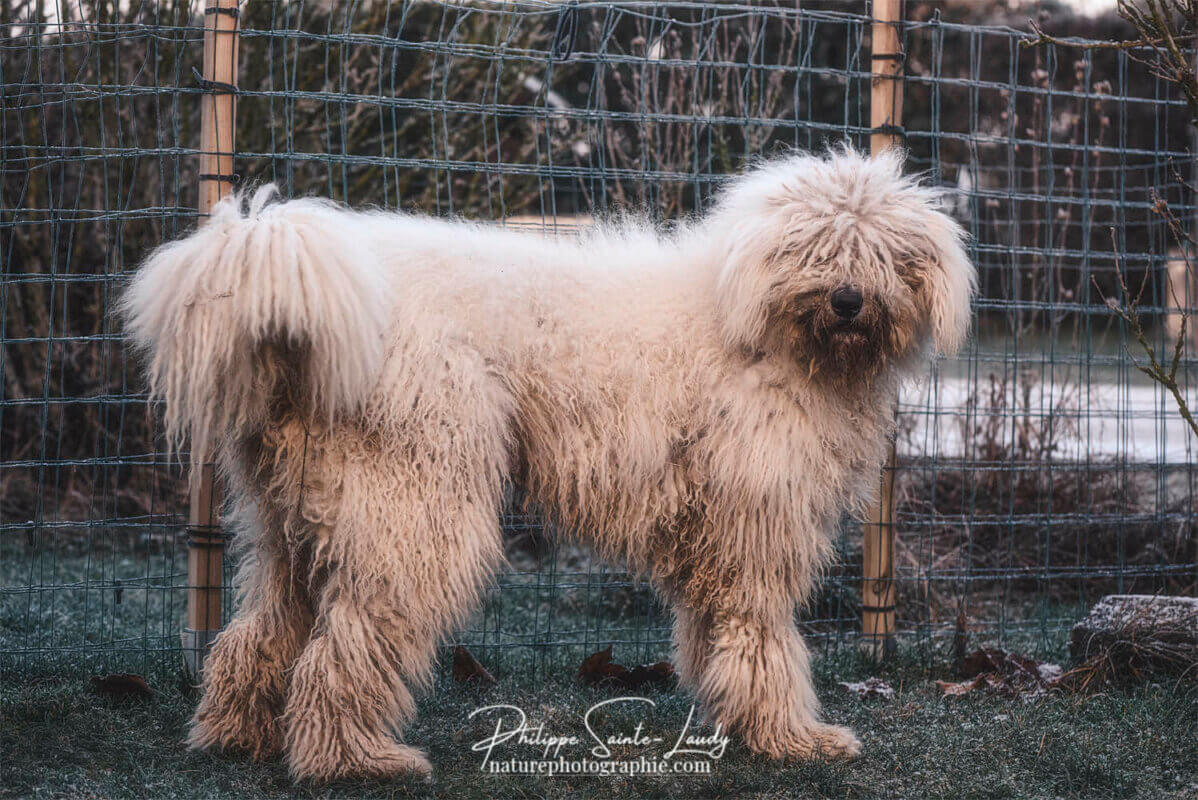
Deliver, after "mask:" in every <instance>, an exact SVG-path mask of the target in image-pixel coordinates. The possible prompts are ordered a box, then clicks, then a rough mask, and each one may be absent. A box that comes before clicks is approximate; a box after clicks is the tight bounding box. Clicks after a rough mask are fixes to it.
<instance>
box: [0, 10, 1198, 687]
mask: <svg viewBox="0 0 1198 800" xmlns="http://www.w3.org/2000/svg"><path fill="white" fill-rule="evenodd" d="M60 5H61V6H63V7H62V8H59V9H55V8H54V4H53V3H50V4H45V6H44V5H43V4H42V3H20V2H12V0H0V87H2V91H0V136H2V138H3V143H2V150H0V173H2V184H0V259H2V260H3V281H2V283H0V340H2V342H3V349H2V352H0V367H2V369H0V382H2V383H0V385H2V386H3V397H2V400H0V574H2V576H3V579H2V582H0V670H2V671H4V672H7V673H20V674H28V673H31V672H35V671H40V670H43V669H48V668H55V669H65V668H68V667H72V668H73V667H80V668H84V669H100V668H103V669H108V670H120V671H125V670H128V671H133V670H148V669H151V668H153V667H154V666H166V667H168V668H173V667H175V666H177V665H178V663H179V654H178V650H179V630H180V628H181V627H182V625H183V616H184V606H185V598H186V588H187V574H186V573H187V570H186V558H187V557H186V550H185V546H184V543H183V541H184V535H183V528H184V525H185V522H186V481H185V478H184V473H183V471H182V469H181V468H180V465H179V463H178V462H177V461H171V460H169V459H168V458H167V456H166V454H165V452H164V446H163V442H162V440H161V437H160V435H159V434H160V431H159V429H158V426H157V424H156V421H155V417H154V414H153V409H152V408H150V407H149V406H148V403H147V399H146V395H145V391H144V386H143V385H142V383H141V380H140V378H139V375H138V370H137V365H136V364H135V363H133V362H132V360H131V359H127V358H126V353H125V346H124V339H123V336H122V332H121V330H120V327H119V324H118V322H117V321H116V320H115V319H114V317H113V315H112V314H111V313H110V312H111V310H112V308H113V303H114V299H115V298H116V297H117V296H118V294H119V292H120V291H121V288H122V286H123V284H124V283H125V281H126V280H127V278H128V277H129V276H130V275H131V274H132V272H133V271H134V270H135V269H136V267H137V265H138V263H139V261H140V260H141V259H142V258H143V257H144V256H145V255H146V254H147V253H148V252H149V251H150V250H151V249H152V248H153V247H154V246H156V245H158V244H160V243H162V242H165V241H169V240H172V239H174V238H176V237H178V236H180V235H182V234H184V233H186V232H187V231H188V230H190V229H191V228H193V227H194V226H195V225H196V224H197V222H198V219H197V218H198V212H197V209H196V197H197V184H198V176H197V162H198V158H197V155H198V149H197V147H198V143H199V101H200V96H201V95H202V94H203V92H204V91H205V87H204V86H202V85H201V83H200V82H199V81H198V80H197V73H195V72H194V70H195V69H196V68H198V67H199V66H200V59H201V52H202V39H203V25H204V22H203V13H202V12H203V8H202V7H201V5H200V4H198V3H195V2H184V1H182V0H180V1H179V2H171V1H169V0H164V2H159V3H149V2H142V3H138V2H118V3H112V2H109V3H104V2H83V3H76V4H60ZM47 6H48V7H49V9H50V10H47V8H46V7H47ZM797 6H798V4H792V5H790V6H786V5H782V4H757V3H754V4H737V3H725V2H706V1H703V2H699V1H695V2H671V3H648V2H580V3H577V4H560V3H548V2H503V3H498V2H497V3H432V2H415V1H414V0H411V1H409V2H402V3H398V2H397V3H384V2H369V1H367V0H362V1H359V2H339V1H336V2H333V1H329V0H325V1H324V2H306V3H293V2H268V1H267V0H261V1H260V2H259V1H256V2H246V3H243V4H242V6H241V17H240V24H241V39H240V51H241V52H240V71H239V80H238V83H239V87H240V88H239V91H238V113H237V130H236V154H237V155H236V167H237V172H238V173H239V179H240V181H241V182H242V184H254V183H261V182H266V181H273V182H276V183H278V184H279V186H280V187H281V189H282V191H283V192H284V194H285V195H291V196H300V195H318V196H324V197H332V198H335V199H337V200H341V201H344V202H347V203H350V204H352V205H354V206H356V207H361V206H366V205H373V206H380V207H386V208H404V209H412V210H420V211H425V212H430V213H436V214H452V215H457V216H461V217H467V218H477V219H488V220H502V221H504V222H505V224H508V225H521V226H529V227H535V228H543V229H544V230H545V231H546V235H571V231H572V230H574V229H576V228H578V227H579V226H583V225H586V224H588V222H589V221H590V220H591V219H592V218H594V217H596V216H601V215H603V214H607V213H610V212H612V211H615V210H618V209H625V208H633V209H641V210H644V211H647V212H648V213H650V214H652V215H654V216H655V217H658V218H660V219H662V220H669V219H672V218H677V217H679V216H682V215H686V214H691V213H696V212H701V211H702V210H703V208H704V206H705V204H706V203H707V202H708V200H709V198H710V197H711V194H712V192H713V190H715V189H716V188H717V187H718V186H719V184H720V183H721V181H723V180H724V179H725V177H726V176H727V175H728V174H730V173H733V172H735V171H737V170H738V169H740V168H742V167H743V166H744V165H745V164H746V163H749V162H751V161H752V160H753V159H755V158H757V157H759V156H761V155H763V154H770V153H773V152H777V151H780V150H783V149H785V148H790V147H798V148H802V149H807V150H818V149H820V148H822V147H824V146H826V145H827V144H828V143H832V142H839V141H842V140H847V141H850V142H853V143H855V144H857V145H858V146H859V147H862V148H865V147H868V137H869V133H870V127H869V94H870V69H871V61H870V26H871V18H870V9H869V7H868V6H867V5H865V4H852V5H843V4H841V5H819V4H815V3H809V2H803V3H802V6H801V8H800V7H797ZM949 9H951V10H948V9H945V10H940V9H938V7H937V6H935V5H932V4H921V3H915V2H911V3H909V4H908V6H907V9H906V19H905V22H904V24H903V26H902V33H901V36H902V41H903V45H904V48H903V49H904V52H905V54H906V58H905V79H904V90H905V101H904V104H903V118H904V126H903V139H904V140H905V144H906V146H907V148H908V149H909V151H910V158H909V162H908V165H909V169H911V170H912V171H922V172H924V173H925V174H926V175H927V176H928V179H929V180H930V181H933V182H936V183H940V184H943V185H945V186H947V187H949V188H950V189H951V191H950V194H949V198H950V205H951V208H952V213H953V214H954V215H955V216H956V217H957V218H958V219H959V220H960V221H961V222H962V224H964V225H965V227H966V228H967V229H968V231H969V232H970V234H971V236H972V239H971V244H970V252H971V255H972V257H973V258H974V260H975V262H976V263H977V265H978V267H979V270H980V277H981V293H980V296H979V298H978V300H977V303H976V310H975V315H976V325H975V335H974V336H973V338H972V339H971V342H970V344H969V346H968V348H967V349H966V350H965V351H964V352H962V353H961V354H960V355H959V356H958V357H956V358H953V359H948V360H945V361H942V362H940V363H938V364H936V365H934V366H933V367H931V368H930V370H929V374H928V376H927V378H926V380H924V381H921V382H920V383H918V384H917V385H913V386H910V387H907V388H906V389H905V390H904V392H903V394H902V396H901V398H900V404H899V434H898V442H897V448H898V462H897V467H896V476H895V477H896V487H897V488H896V513H895V523H894V524H895V526H896V531H897V540H898V543H897V546H896V548H897V549H896V560H897V568H898V577H899V583H898V586H899V589H898V591H899V611H898V614H899V626H900V632H901V634H902V635H903V637H905V638H908V639H910V640H913V641H915V642H918V643H920V644H921V645H922V646H924V647H928V648H931V649H933V650H934V649H935V648H937V647H940V646H941V645H942V643H943V642H944V641H945V640H946V639H947V638H948V637H951V636H952V635H953V633H954V630H957V629H959V628H962V627H964V628H966V629H967V630H969V631H970V632H971V633H972V634H973V635H977V636H981V637H992V638H994V639H996V640H999V641H1006V640H1010V639H1012V638H1018V637H1023V638H1024V639H1025V640H1026V641H1031V642H1037V643H1046V642H1051V641H1054V640H1059V634H1060V632H1061V630H1062V628H1063V627H1064V626H1068V625H1069V624H1071V623H1072V622H1073V621H1074V620H1075V619H1076V618H1077V617H1078V616H1079V614H1080V612H1081V609H1082V608H1084V607H1085V606H1086V605H1087V604H1088V603H1090V602H1092V601H1093V600H1095V599H1097V597H1099V596H1101V595H1102V594H1104V593H1107V592H1111V591H1121V592H1127V591H1136V592H1148V593H1152V592H1168V593H1184V592H1189V593H1193V592H1194V591H1195V588H1196V581H1198V554H1196V544H1195V542H1196V533H1195V498H1196V495H1195V470H1194V466H1193V464H1194V458H1193V456H1194V447H1195V441H1194V438H1193V437H1192V435H1191V434H1190V433H1189V430H1188V428H1187V427H1186V425H1185V424H1184V422H1183V421H1182V420H1181V418H1180V416H1179V415H1178V413H1177V411H1176V408H1175V405H1174V401H1173V398H1172V397H1171V396H1170V395H1169V394H1168V393H1167V392H1165V391H1164V390H1163V389H1161V388H1160V387H1159V386H1157V385H1156V384H1154V383H1152V382H1151V381H1149V380H1148V379H1147V378H1144V377H1143V376H1142V375H1140V373H1139V371H1138V370H1137V369H1136V359H1137V357H1138V351H1137V349H1136V348H1137V346H1138V344H1137V342H1136V341H1135V339H1134V337H1133V336H1132V334H1131V333H1130V332H1129V329H1128V325H1127V324H1126V323H1125V322H1124V321H1123V320H1121V319H1120V317H1119V316H1118V315H1117V314H1116V313H1115V311H1114V310H1113V309H1112V308H1111V307H1110V306H1109V305H1108V303H1107V302H1106V301H1107V298H1108V297H1111V298H1116V299H1121V298H1123V296H1124V295H1123V294H1122V293H1121V292H1122V288H1121V285H1120V282H1119V280H1118V278H1119V274H1120V271H1122V273H1123V274H1124V275H1125V277H1126V283H1127V284H1128V286H1129V287H1131V289H1132V291H1134V290H1135V289H1136V288H1138V287H1140V286H1141V285H1143V286H1144V287H1145V288H1144V294H1143V298H1142V304H1141V311H1142V312H1143V315H1144V319H1145V320H1146V326H1147V328H1146V330H1147V331H1148V335H1149V336H1150V337H1151V338H1152V341H1154V342H1155V343H1156V344H1157V345H1158V348H1159V347H1163V346H1165V344H1166V343H1167V342H1169V341H1171V339H1170V336H1171V334H1172V333H1173V332H1174V331H1175V330H1176V327H1177V321H1178V320H1179V319H1180V314H1181V311H1182V310H1183V309H1184V308H1185V307H1188V306H1192V305H1193V304H1194V296H1195V294H1194V293H1193V292H1191V291H1189V287H1188V286H1186V287H1184V288H1185V291H1182V292H1181V293H1180V294H1179V293H1178V292H1177V291H1174V290H1173V289H1175V288H1176V286H1177V285H1179V284H1177V283H1176V280H1175V279H1176V275H1177V274H1181V275H1183V276H1184V274H1185V272H1186V270H1185V266H1186V265H1187V264H1188V261H1187V259H1188V257H1189V254H1187V253H1184V252H1180V251H1178V250H1177V249H1175V248H1174V246H1173V243H1172V239H1171V238H1170V236H1169V232H1168V226H1167V223H1166V221H1165V220H1164V219H1163V218H1162V216H1161V214H1160V213H1158V206H1159V203H1160V202H1161V201H1162V200H1163V201H1165V202H1167V203H1168V204H1169V207H1170V208H1171V209H1172V210H1173V212H1174V213H1175V214H1176V216H1177V217H1178V218H1179V219H1182V220H1187V219H1190V218H1192V217H1193V216H1194V213H1195V203H1194V198H1193V196H1192V193H1191V192H1190V191H1189V190H1187V189H1186V188H1185V187H1184V185H1183V184H1182V183H1181V182H1180V181H1179V180H1178V177H1179V176H1180V177H1184V178H1186V179H1189V178H1190V177H1191V176H1190V175H1189V170H1190V169H1191V164H1192V161H1193V156H1192V151H1191V142H1190V140H1189V138H1188V136H1189V129H1188V126H1187V123H1188V111H1187V109H1186V106H1185V103H1184V101H1183V99H1182V98H1181V97H1180V96H1178V93H1177V92H1176V91H1175V89H1174V87H1172V86H1171V85H1170V84H1169V83H1168V82H1166V81H1164V80H1161V79H1159V78H1157V77H1154V76H1152V75H1151V74H1149V73H1148V72H1147V71H1146V70H1145V69H1144V68H1143V67H1142V66H1141V65H1139V64H1136V63H1135V62H1134V61H1133V60H1131V59H1130V58H1129V56H1128V54H1127V53H1125V52H1113V51H1085V50H1082V49H1080V48H1076V47H1068V46H1056V45H1049V46H1040V47H1034V48H1027V47H1024V46H1022V45H1021V41H1022V40H1024V39H1026V38H1028V33H1027V26H1026V23H1025V19H1024V18H1025V17H1026V16H1027V13H1026V12H1024V13H1023V14H1022V15H1020V14H1015V15H1013V16H1010V17H1004V16H1003V14H1006V13H1009V12H1004V11H1002V8H1001V7H999V6H997V5H993V4H987V3H979V4H978V5H977V6H976V7H960V6H952V7H949ZM987 9H988V10H987ZM1033 13H1034V11H1033ZM1056 13H1057V14H1058V15H1063V16H1059V18H1058V19H1057V21H1058V22H1060V24H1061V25H1067V26H1068V27H1066V28H1062V27H1060V25H1058V26H1057V27H1056V28H1055V32H1058V33H1061V34H1066V35H1079V36H1082V37H1083V38H1095V37H1107V36H1113V35H1123V36H1126V35H1128V34H1129V33H1130V32H1129V31H1125V30H1123V29H1121V28H1119V27H1118V24H1117V21H1115V20H1113V19H1112V18H1109V17H1108V18H1097V19H1091V18H1083V17H1071V16H1069V15H1068V14H1067V9H1065V10H1061V9H1058V11H1057V12H1056ZM954 15H957V16H959V17H962V18H961V19H956V20H954V19H953V18H952V17H953V16H954ZM1042 22H1043V24H1045V27H1046V28H1051V27H1052V23H1053V22H1054V18H1051V17H1046V18H1045V19H1044V20H1042ZM1179 264H1180V265H1181V266H1180V267H1179V266H1178V265H1179ZM1178 270H1180V272H1178ZM1171 272H1173V273H1175V275H1174V278H1172V279H1171V278H1170V273H1171ZM1171 281H1172V282H1171ZM1171 287H1173V288H1171ZM1192 348H1193V340H1192V339H1191V340H1190V341H1189V342H1187V343H1186V344H1185V350H1184V352H1183V359H1182V362H1181V371H1182V374H1183V375H1184V376H1185V377H1186V378H1187V379H1188V378H1190V377H1191V375H1192V373H1193V370H1194V368H1195V362H1194V360H1193V355H1194V351H1193V349H1192ZM1182 385H1183V386H1184V387H1185V388H1186V391H1187V392H1188V396H1189V397H1190V398H1191V401H1192V400H1193V394H1194V393H1193V392H1192V386H1193V381H1192V380H1186V381H1184V382H1183V384H1182ZM513 508H516V506H515V505H513ZM504 523H505V525H504V535H505V541H506V547H507V551H508V556H509V561H510V568H509V569H508V570H506V571H505V572H504V573H503V574H502V575H501V576H500V577H499V578H498V581H497V585H496V586H495V588H494V589H493V590H492V591H491V592H490V593H489V595H488V599H487V602H486V604H485V607H484V608H483V609H482V610H481V611H480V612H479V613H478V614H477V615H476V617H475V618H474V620H473V621H472V622H471V623H470V624H469V625H468V626H467V629H466V630H464V631H461V632H460V633H459V635H458V638H459V640H460V641H462V642H464V643H466V644H468V645H469V646H470V648H471V649H472V650H473V651H474V652H475V653H476V655H479V657H480V658H483V659H484V660H487V662H488V664H489V665H496V664H498V665H499V666H500V667H501V668H502V667H504V665H505V664H506V665H508V666H512V665H519V664H525V663H530V661H527V660H522V659H528V660H531V663H535V664H539V665H544V664H546V663H548V661H549V660H550V659H562V660H563V663H577V660H578V659H580V658H581V657H583V656H585V655H586V654H588V653H590V652H592V651H594V650H596V649H599V648H601V647H604V646H606V645H608V644H613V643H614V644H615V647H616V651H617V657H618V658H620V659H624V660H627V661H634V662H635V661H638V660H650V659H655V658H657V657H661V656H664V655H665V654H666V653H667V652H668V639H669V624H670V619H669V616H668V612H665V611H664V610H663V609H662V608H661V607H660V606H659V605H658V604H657V602H656V600H655V599H654V597H653V595H652V592H651V591H650V590H649V589H648V587H647V586H645V585H643V584H639V583H637V582H635V581H633V580H630V578H629V576H628V575H626V574H624V573H622V572H620V571H619V570H618V568H614V567H612V566H610V565H604V564H602V563H600V562H599V561H597V560H596V559H595V558H594V557H593V556H591V555H590V554H589V553H587V552H585V551H580V550H575V549H573V548H572V547H570V546H568V545H565V544H556V543H555V542H554V539H553V537H552V536H551V535H548V534H547V532H546V531H545V529H544V527H543V526H542V524H541V523H540V521H539V520H537V519H536V518H535V517H532V516H527V515H524V514H521V513H518V512H516V511H511V512H509V513H507V514H506V515H505V518H504ZM839 556H840V557H839V559H838V562H837V564H836V566H834V567H833V568H832V569H831V570H830V572H829V574H828V576H827V578H826V580H825V582H824V584H823V586H822V589H821V591H820V593H819V595H818V598H817V599H816V601H815V602H814V603H812V604H811V605H810V606H809V607H808V608H806V609H805V610H804V611H803V612H802V620H803V625H804V629H805V631H806V632H807V633H808V634H809V635H811V637H812V639H813V643H814V645H815V646H816V647H817V648H818V647H825V648H834V647H839V646H843V645H844V644H845V643H848V642H852V641H853V640H854V639H855V637H856V635H857V633H858V631H859V627H860V582H861V572H862V570H861V532H860V526H859V525H858V524H857V523H853V522H851V521H847V520H846V522H845V524H844V526H843V530H842V531H841V536H840V541H839ZM229 572H230V571H229V570H227V573H229ZM231 607H232V597H231V595H230V596H229V597H228V598H227V601H226V603H225V608H226V613H227V611H228V610H229V609H231Z"/></svg>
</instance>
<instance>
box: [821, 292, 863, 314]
mask: <svg viewBox="0 0 1198 800" xmlns="http://www.w3.org/2000/svg"><path fill="white" fill-rule="evenodd" d="M829 299H830V300H831V301H832V310H833V311H835V312H836V316H838V317H840V318H842V319H852V318H853V317H855V316H857V314H859V313H860V312H861V303H862V302H864V300H865V298H863V297H862V296H861V292H859V291H857V290H856V289H854V288H853V287H852V286H841V287H840V288H839V289H837V290H836V291H834V292H832V296H831V298H829Z"/></svg>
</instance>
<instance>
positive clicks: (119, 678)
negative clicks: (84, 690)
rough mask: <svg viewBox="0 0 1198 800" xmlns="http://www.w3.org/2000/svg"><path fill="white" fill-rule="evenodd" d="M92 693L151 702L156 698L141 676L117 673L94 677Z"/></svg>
mask: <svg viewBox="0 0 1198 800" xmlns="http://www.w3.org/2000/svg"><path fill="white" fill-rule="evenodd" d="M92 691H94V692H95V693H96V694H98V695H103V696H104V697H112V698H118V699H122V700H124V699H135V700H149V699H150V698H151V697H153V696H154V690H153V689H151V688H150V685H149V684H148V683H146V679H145V678H143V677H142V676H140V675H132V674H130V673H117V674H113V675H105V676H103V677H100V676H98V675H97V676H94V677H92Z"/></svg>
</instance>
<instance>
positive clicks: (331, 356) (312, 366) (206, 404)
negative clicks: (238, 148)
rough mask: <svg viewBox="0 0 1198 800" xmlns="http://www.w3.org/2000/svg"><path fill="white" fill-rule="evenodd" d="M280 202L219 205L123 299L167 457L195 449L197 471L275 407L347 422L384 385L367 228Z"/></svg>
mask: <svg viewBox="0 0 1198 800" xmlns="http://www.w3.org/2000/svg"><path fill="white" fill-rule="evenodd" d="M276 194H277V193H276V191H275V188H274V187H273V186H266V187H263V188H261V189H259V190H258V191H257V192H255V193H254V195H253V196H252V197H247V196H245V195H239V196H233V197H230V198H227V199H226V200H224V201H222V202H221V203H219V204H218V205H217V206H216V207H215V208H214V209H213V213H212V216H211V218H210V219H209V220H208V222H207V223H206V224H205V225H203V227H201V228H200V229H199V230H198V231H196V232H195V233H193V234H191V235H190V236H188V237H187V238H185V239H182V240H180V241H177V242H174V243H172V244H168V245H165V246H163V247H160V248H158V249H157V250H156V251H154V253H153V254H152V255H151V256H150V258H149V259H148V260H147V261H146V263H145V264H144V265H143V266H142V267H141V269H140V271H139V272H138V273H137V275H136V277H135V278H134V279H133V281H132V283H131V285H130V286H129V288H128V290H127V291H126V292H125V294H124V296H123V297H122V299H121V304H120V312H121V315H122V316H123V318H124V320H125V325H126V329H127V331H128V333H129V334H130V338H131V339H132V341H133V344H134V346H135V347H137V348H138V349H139V350H141V351H143V352H144V354H145V356H146V361H147V363H148V370H147V371H148V381H149V388H150V394H151V397H152V398H154V399H156V400H159V401H161V402H162V403H163V404H164V406H165V422H166V433H167V437H168V439H169V441H170V443H171V446H172V448H177V447H178V446H179V445H181V444H182V442H183V441H184V440H185V439H189V440H190V442H191V459H192V464H193V465H195V464H200V463H204V462H205V461H208V460H210V459H211V457H212V456H213V454H214V448H215V447H216V446H217V445H218V444H219V443H220V442H221V441H229V440H232V439H235V438H238V437H240V436H241V435H243V434H244V433H245V432H246V431H247V430H250V429H252V428H253V427H254V426H255V425H260V424H261V423H262V422H264V421H265V420H266V418H267V415H268V414H271V413H277V412H278V410H279V408H280V405H281V404H292V405H294V406H296V407H298V408H299V409H301V410H302V411H303V412H304V413H307V414H311V415H318V416H319V417H320V418H322V419H327V420H332V419H334V418H337V417H338V416H339V415H344V414H347V413H351V412H353V411H354V410H355V409H356V408H359V407H360V406H361V404H362V403H363V402H364V401H365V399H366V398H367V396H368V395H369V393H370V390H371V389H372V388H373V386H374V385H375V383H376V382H377V380H378V375H379V371H380V367H381V364H382V360H383V348H384V335H385V333H386V330H387V314H388V310H389V306H390V294H391V293H390V281H389V280H388V278H387V275H386V273H385V272H384V270H383V268H382V266H381V265H380V264H379V262H378V258H377V257H376V256H374V255H372V253H371V252H369V250H368V249H367V248H366V247H365V246H364V245H363V243H362V241H363V237H362V236H361V232H360V231H357V228H358V227H359V226H360V225H361V224H362V223H361V220H362V218H361V217H358V216H356V215H354V214H351V213H348V212H346V211H344V210H342V209H339V208H338V207H337V206H335V205H333V204H331V203H328V202H324V201H319V200H311V199H306V200H296V201H291V202H287V203H278V202H276V203H271V200H272V199H273V198H274V197H275V195H276Z"/></svg>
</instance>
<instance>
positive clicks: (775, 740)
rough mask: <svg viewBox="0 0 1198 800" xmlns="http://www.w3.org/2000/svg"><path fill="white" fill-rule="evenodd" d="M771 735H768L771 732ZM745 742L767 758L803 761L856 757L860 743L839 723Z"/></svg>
mask: <svg viewBox="0 0 1198 800" xmlns="http://www.w3.org/2000/svg"><path fill="white" fill-rule="evenodd" d="M771 734H772V735H771ZM746 743H747V744H748V745H749V747H750V748H752V749H753V750H756V751H757V752H759V753H765V754H766V755H768V756H770V757H771V758H796V759H801V760H804V761H807V760H811V759H823V760H825V761H831V760H835V759H849V758H856V757H857V756H858V755H860V754H861V742H860V740H858V739H857V737H856V736H854V735H853V732H852V731H850V730H849V729H848V728H842V727H840V726H839V725H824V724H823V723H819V722H816V723H812V724H811V725H808V726H805V727H802V728H798V729H793V730H789V731H782V732H781V733H778V734H774V733H773V732H772V731H771V732H770V734H767V735H763V736H759V737H756V738H749V739H747V740H746Z"/></svg>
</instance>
